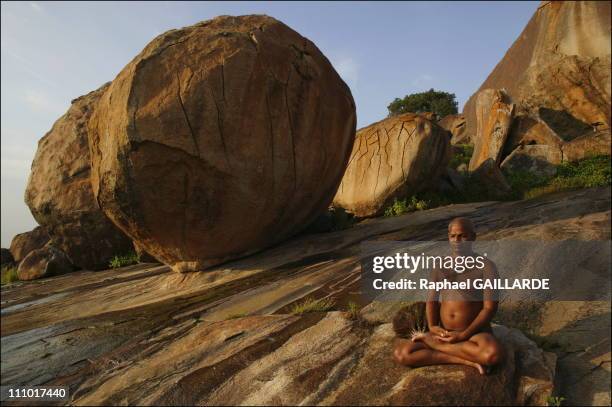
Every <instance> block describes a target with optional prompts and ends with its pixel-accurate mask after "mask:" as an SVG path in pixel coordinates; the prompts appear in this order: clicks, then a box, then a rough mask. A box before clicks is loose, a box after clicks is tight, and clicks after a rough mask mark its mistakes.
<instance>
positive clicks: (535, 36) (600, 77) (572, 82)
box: [463, 1, 610, 134]
mask: <svg viewBox="0 0 612 407" xmlns="http://www.w3.org/2000/svg"><path fill="white" fill-rule="evenodd" d="M501 88H504V89H506V91H507V93H508V94H509V95H510V97H511V98H512V100H513V101H514V102H515V103H516V104H517V107H518V108H519V111H518V113H519V114H522V113H523V112H527V113H530V114H531V115H537V114H538V112H539V110H540V109H542V108H544V109H553V110H557V111H559V112H565V113H563V114H567V115H570V116H572V117H573V118H574V119H575V120H579V121H581V122H583V123H584V124H586V125H588V126H591V125H595V124H596V123H600V126H601V127H602V128H603V127H607V128H609V127H610V2H607V1H603V2H597V1H581V2H573V1H543V2H542V3H541V5H540V6H539V7H538V10H537V11H536V12H535V14H534V16H533V17H532V18H531V20H529V23H528V24H527V26H526V27H525V29H524V30H523V32H522V33H521V35H520V36H519V37H518V39H517V40H516V41H515V42H514V44H512V46H511V47H510V49H509V50H508V51H507V52H506V55H505V56H504V58H503V59H502V60H501V61H500V62H499V63H498V64H497V66H496V67H495V69H494V70H493V72H491V74H490V75H489V76H488V77H487V79H486V80H485V81H484V83H483V84H482V85H481V86H480V88H479V89H478V91H476V92H475V93H474V95H472V96H471V97H470V99H469V100H468V101H467V103H466V104H465V107H464V109H463V114H464V115H465V117H466V119H467V131H468V133H471V134H474V133H475V129H476V120H475V116H476V96H477V95H478V92H480V91H481V90H483V89H501ZM543 119H545V120H546V118H545V117H544V118H543ZM552 120H553V121H554V119H552Z"/></svg>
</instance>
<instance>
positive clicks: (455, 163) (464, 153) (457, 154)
mask: <svg viewBox="0 0 612 407" xmlns="http://www.w3.org/2000/svg"><path fill="white" fill-rule="evenodd" d="M473 153H474V146H473V145H470V144H455V145H454V146H453V156H452V157H451V159H450V161H449V162H448V166H449V167H450V168H453V169H457V167H459V166H460V165H461V164H465V165H470V159H471V158H472V154H473Z"/></svg>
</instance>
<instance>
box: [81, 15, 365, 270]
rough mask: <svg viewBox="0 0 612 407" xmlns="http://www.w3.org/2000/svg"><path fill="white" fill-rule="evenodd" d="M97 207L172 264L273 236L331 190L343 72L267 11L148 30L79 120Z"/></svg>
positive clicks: (341, 133)
mask: <svg viewBox="0 0 612 407" xmlns="http://www.w3.org/2000/svg"><path fill="white" fill-rule="evenodd" d="M89 124H90V125H89V139H90V146H91V151H92V186H93V190H94V194H95V196H96V198H97V200H98V202H99V204H100V206H101V208H102V209H103V210H104V212H105V213H106V215H107V216H108V217H109V218H110V219H111V220H112V221H113V222H114V223H115V224H116V225H117V226H118V227H119V228H121V230H123V231H124V232H125V233H126V234H127V235H128V236H130V238H132V239H133V240H134V241H137V242H138V243H139V244H140V245H141V246H142V247H143V248H144V249H145V250H146V251H147V252H149V253H150V254H151V255H153V256H154V257H155V258H157V259H159V260H160V261H163V262H164V263H166V264H169V265H172V267H173V268H174V269H175V270H177V271H192V270H201V269H203V268H206V267H210V266H212V265H215V264H218V263H221V262H224V261H227V260H229V259H232V258H236V257H240V256H244V255H247V254H249V253H253V252H256V251H258V250H261V249H263V248H265V247H268V246H270V245H273V244H275V243H277V242H280V241H282V240H284V239H286V238H287V237H289V236H291V235H293V234H295V233H297V232H299V231H300V230H301V229H303V228H304V227H306V226H307V225H308V224H309V223H311V222H312V220H313V219H315V218H316V216H318V215H319V214H320V213H322V212H323V211H325V209H326V208H327V207H328V205H329V203H330V202H331V200H332V198H333V195H334V193H335V192H336V190H337V187H338V184H339V183H340V180H341V178H342V174H343V172H344V169H345V167H346V163H347V161H348V157H349V154H350V150H351V147H352V144H353V139H354V134H355V126H356V115H355V104H354V101H353V98H352V95H351V92H350V90H349V88H348V86H347V85H346V84H345V83H344V82H343V81H342V79H341V78H340V76H339V75H338V74H337V73H336V71H335V70H334V68H333V67H332V65H331V64H330V62H329V61H328V60H327V58H325V56H324V55H323V54H322V53H321V52H320V51H319V49H318V48H317V47H316V46H315V45H314V44H313V43H312V42H311V41H309V40H308V39H306V38H304V37H302V36H301V35H299V34H298V33H296V32H295V31H293V30H292V29H290V28H289V27H287V26H286V25H284V24H283V23H281V22H279V21H277V20H275V19H273V18H271V17H267V16H254V15H251V16H241V17H229V16H222V17H217V18H215V19H213V20H208V21H204V22H201V23H198V24H196V25H193V26H190V27H186V28H183V29H180V30H171V31H168V32H166V33H164V34H162V35H160V36H158V37H157V38H155V39H154V40H153V41H152V42H151V43H149V44H148V45H147V46H146V47H145V49H144V50H143V51H142V52H141V53H140V54H139V55H137V56H136V57H135V58H134V59H133V60H132V62H130V63H129V64H128V65H127V66H126V67H125V68H124V69H123V70H122V71H121V72H120V73H119V75H118V76H117V78H115V80H114V81H113V82H112V84H111V85H110V88H109V89H108V90H107V91H106V92H105V93H104V95H103V96H102V99H101V100H100V103H99V105H98V108H97V109H96V111H95V113H94V114H93V116H92V118H91V120H90V122H89Z"/></svg>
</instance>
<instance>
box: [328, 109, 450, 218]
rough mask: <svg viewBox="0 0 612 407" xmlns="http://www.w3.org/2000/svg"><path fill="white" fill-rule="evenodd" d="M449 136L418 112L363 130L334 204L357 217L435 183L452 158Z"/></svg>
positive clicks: (384, 121)
mask: <svg viewBox="0 0 612 407" xmlns="http://www.w3.org/2000/svg"><path fill="white" fill-rule="evenodd" d="M450 137H451V135H450V133H449V132H447V131H446V130H444V129H443V128H442V127H440V126H438V125H437V124H435V123H434V122H432V121H430V120H428V119H427V118H425V117H423V116H421V115H418V114H413V113H406V114H403V115H400V116H396V117H391V118H388V119H385V120H382V121H380V122H377V123H374V124H372V125H370V126H368V127H366V128H363V129H361V130H359V131H358V132H357V136H356V137H355V144H354V145H353V151H352V153H351V158H350V159H349V164H348V167H347V169H346V172H345V174H344V178H342V183H341V184H340V187H339V189H338V192H337V193H336V196H335V198H334V205H336V206H340V207H342V208H345V209H346V210H348V211H349V212H352V213H354V214H355V215H356V216H360V217H366V216H373V215H376V214H379V213H381V212H382V211H383V210H384V208H385V207H386V206H387V205H388V204H390V203H391V202H392V201H393V199H394V198H396V197H404V196H408V195H411V194H413V193H415V192H418V191H420V190H422V189H424V188H426V187H428V186H431V183H432V181H433V180H434V179H437V177H438V176H439V175H440V174H441V173H442V171H443V170H444V169H445V167H446V164H447V162H448V159H449V158H450Z"/></svg>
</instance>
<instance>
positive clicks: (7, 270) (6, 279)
mask: <svg viewBox="0 0 612 407" xmlns="http://www.w3.org/2000/svg"><path fill="white" fill-rule="evenodd" d="M0 275H1V285H5V284H10V283H13V282H15V281H19V277H17V267H15V266H14V265H9V266H2V270H1V272H0Z"/></svg>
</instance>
